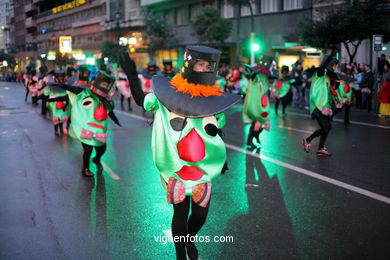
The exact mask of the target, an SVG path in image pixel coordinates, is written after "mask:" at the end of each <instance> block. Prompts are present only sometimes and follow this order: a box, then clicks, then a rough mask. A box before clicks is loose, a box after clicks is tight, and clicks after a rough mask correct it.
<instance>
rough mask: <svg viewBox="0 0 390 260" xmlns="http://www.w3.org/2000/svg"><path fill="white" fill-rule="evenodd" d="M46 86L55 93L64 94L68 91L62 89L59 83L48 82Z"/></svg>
mask: <svg viewBox="0 0 390 260" xmlns="http://www.w3.org/2000/svg"><path fill="white" fill-rule="evenodd" d="M46 85H47V86H49V88H50V90H52V91H54V92H59V93H62V92H65V91H66V90H65V89H63V88H61V87H60V86H59V85H58V84H57V83H53V82H47V83H46Z"/></svg>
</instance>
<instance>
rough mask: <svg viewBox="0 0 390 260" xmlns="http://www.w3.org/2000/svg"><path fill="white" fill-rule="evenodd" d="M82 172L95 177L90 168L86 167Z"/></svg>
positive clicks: (84, 174)
mask: <svg viewBox="0 0 390 260" xmlns="http://www.w3.org/2000/svg"><path fill="white" fill-rule="evenodd" d="M81 174H82V175H83V176H86V177H93V173H92V172H91V171H90V170H89V169H88V168H85V169H84V170H83V171H82V172H81Z"/></svg>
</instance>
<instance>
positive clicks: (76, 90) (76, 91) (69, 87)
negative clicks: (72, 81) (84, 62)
mask: <svg viewBox="0 0 390 260" xmlns="http://www.w3.org/2000/svg"><path fill="white" fill-rule="evenodd" d="M59 86H60V88H63V89H65V90H67V91H70V92H72V93H74V94H76V95H77V94H79V93H80V92H81V91H83V89H82V88H78V87H75V86H72V85H67V84H59Z"/></svg>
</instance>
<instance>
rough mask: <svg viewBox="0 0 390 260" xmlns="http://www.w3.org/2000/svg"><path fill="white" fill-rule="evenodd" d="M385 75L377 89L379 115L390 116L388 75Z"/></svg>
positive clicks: (389, 77)
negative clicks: (379, 87)
mask: <svg viewBox="0 0 390 260" xmlns="http://www.w3.org/2000/svg"><path fill="white" fill-rule="evenodd" d="M383 75H384V76H385V75H387V77H386V79H385V80H384V82H383V83H382V86H381V89H380V90H379V95H378V102H379V103H380V105H379V116H380V117H382V116H390V75H389V74H388V73H387V74H385V73H384V74H383Z"/></svg>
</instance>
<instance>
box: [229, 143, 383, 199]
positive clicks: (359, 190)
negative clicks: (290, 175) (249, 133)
mask: <svg viewBox="0 0 390 260" xmlns="http://www.w3.org/2000/svg"><path fill="white" fill-rule="evenodd" d="M225 145H226V147H227V148H229V149H231V150H235V151H238V152H241V153H245V154H247V155H250V156H253V157H257V158H260V159H262V160H265V161H268V162H270V163H273V164H277V165H279V166H282V167H284V168H288V169H290V170H293V171H296V172H298V173H302V174H304V175H307V176H310V177H313V178H315V179H318V180H321V181H324V182H327V183H330V184H333V185H336V186H339V187H342V188H344V189H347V190H350V191H354V192H356V193H359V194H362V195H364V196H367V197H370V198H373V199H376V200H379V201H382V202H384V203H387V204H390V198H388V197H385V196H382V195H379V194H376V193H374V192H371V191H368V190H365V189H362V188H359V187H356V186H353V185H350V184H348V183H344V182H341V181H338V180H335V179H332V178H329V177H326V176H323V175H321V174H318V173H315V172H312V171H309V170H306V169H303V168H300V167H298V166H295V165H292V164H289V163H285V162H282V161H279V160H276V159H273V158H270V157H268V156H265V155H259V154H253V153H251V152H249V151H247V150H244V149H243V148H240V147H237V146H235V145H231V144H225Z"/></svg>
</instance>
